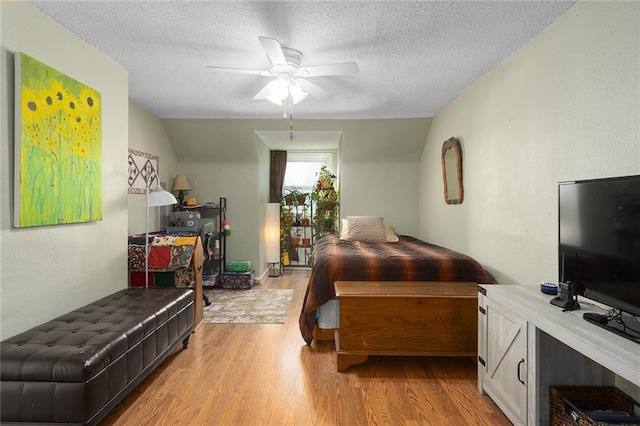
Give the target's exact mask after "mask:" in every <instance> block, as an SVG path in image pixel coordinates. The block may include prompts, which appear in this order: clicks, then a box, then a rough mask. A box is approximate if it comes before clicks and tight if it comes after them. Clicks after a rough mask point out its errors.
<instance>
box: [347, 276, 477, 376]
mask: <svg viewBox="0 0 640 426" xmlns="http://www.w3.org/2000/svg"><path fill="white" fill-rule="evenodd" d="M335 291H336V296H337V297H338V299H339V300H340V323H339V327H338V329H337V330H336V331H335V342H336V352H337V354H338V371H344V370H346V369H347V368H349V366H351V365H354V364H359V363H362V362H364V361H366V359H367V357H368V356H369V355H437V356H477V352H478V315H477V310H478V284H476V283H468V282H455V283H453V282H415V281H410V282H407V281H337V282H336V283H335Z"/></svg>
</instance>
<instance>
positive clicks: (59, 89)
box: [14, 53, 102, 227]
mask: <svg viewBox="0 0 640 426" xmlns="http://www.w3.org/2000/svg"><path fill="white" fill-rule="evenodd" d="M15 58H16V152H15V156H16V160H15V163H16V170H15V172H16V173H15V178H14V179H15V186H14V191H15V209H14V225H15V226H17V227H29V226H40V225H56V224H64V223H78V222H91V221H96V220H101V219H102V112H101V111H102V107H101V96H100V93H99V92H97V91H96V90H94V89H92V88H91V87H88V86H85V85H84V84H82V83H80V82H78V81H76V80H74V79H73V78H71V77H69V76H67V75H65V74H63V73H61V72H59V71H57V70H55V69H53V68H51V67H49V66H47V65H45V64H43V63H42V62H39V61H38V60H36V59H34V58H32V57H30V56H28V55H26V54H24V53H17V54H16V56H15Z"/></svg>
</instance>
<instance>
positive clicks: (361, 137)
mask: <svg viewBox="0 0 640 426" xmlns="http://www.w3.org/2000/svg"><path fill="white" fill-rule="evenodd" d="M162 122H163V124H164V126H165V129H166V130H167V135H168V136H169V139H170V140H171V141H172V144H173V146H174V149H175V151H176V154H177V156H178V159H179V162H180V165H179V171H180V173H183V174H186V175H187V177H188V179H189V183H190V184H191V187H192V188H193V191H192V192H191V193H189V196H190V197H195V198H196V199H197V200H198V201H199V202H205V201H216V200H217V199H218V198H219V197H221V196H224V197H227V202H228V212H229V224H230V225H231V227H232V235H231V236H230V237H229V238H228V239H227V258H228V259H247V260H251V262H252V264H253V265H254V267H255V269H256V274H258V275H260V274H262V272H264V270H265V269H266V264H265V263H264V259H263V252H262V248H261V246H262V244H261V241H262V221H263V219H264V203H266V200H267V197H268V180H267V181H265V179H268V163H266V164H265V162H268V160H269V155H268V152H266V151H265V149H266V148H265V146H264V143H263V142H261V141H260V140H259V138H257V137H256V135H255V133H254V132H255V131H282V130H287V129H288V128H289V120H240V119H238V120H183V119H163V120H162ZM430 124H431V119H428V118H423V119H401V120H296V121H295V123H294V125H295V129H296V131H298V130H300V131H336V130H337V131H342V142H341V145H340V153H339V154H340V159H341V167H340V173H341V176H340V191H341V194H340V200H341V203H342V204H341V208H340V213H341V215H342V216H346V215H360V214H362V215H364V214H371V215H382V216H384V217H385V219H386V220H387V221H388V222H389V223H391V224H392V225H394V226H395V227H396V229H397V231H398V232H399V233H404V234H411V235H416V234H417V232H418V198H417V197H416V194H417V193H418V165H419V161H420V154H421V152H422V148H423V145H424V140H425V138H426V135H427V134H428V132H429V125H430Z"/></svg>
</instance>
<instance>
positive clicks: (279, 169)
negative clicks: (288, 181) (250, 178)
mask: <svg viewBox="0 0 640 426" xmlns="http://www.w3.org/2000/svg"><path fill="white" fill-rule="evenodd" d="M285 170H287V151H271V165H270V167H269V202H270V203H279V202H280V199H281V198H282V187H283V186H284V172H285Z"/></svg>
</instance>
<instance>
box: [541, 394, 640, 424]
mask: <svg viewBox="0 0 640 426" xmlns="http://www.w3.org/2000/svg"><path fill="white" fill-rule="evenodd" d="M549 390H550V394H551V401H550V408H549V424H550V425H552V426H564V425H571V426H597V425H604V424H606V423H600V422H596V421H594V420H593V419H591V418H590V417H589V416H587V415H586V414H585V413H584V411H587V410H613V411H626V412H627V413H629V414H631V415H633V409H634V405H635V406H640V404H639V403H638V402H636V401H634V400H633V398H631V397H630V396H629V395H627V394H625V393H624V392H622V391H621V390H620V389H618V388H616V387H611V386H551V387H550V388H549Z"/></svg>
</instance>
